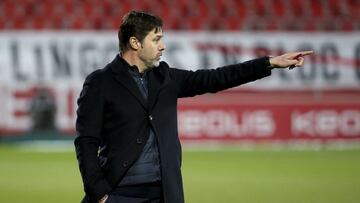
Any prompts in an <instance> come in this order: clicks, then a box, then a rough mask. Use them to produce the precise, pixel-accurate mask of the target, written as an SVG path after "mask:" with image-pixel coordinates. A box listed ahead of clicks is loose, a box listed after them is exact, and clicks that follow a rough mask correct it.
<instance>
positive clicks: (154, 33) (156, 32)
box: [146, 28, 163, 38]
mask: <svg viewBox="0 0 360 203" xmlns="http://www.w3.org/2000/svg"><path fill="white" fill-rule="evenodd" d="M158 36H159V37H162V36H163V30H162V28H154V29H152V30H151V31H150V32H149V33H148V34H147V35H146V37H149V38H155V37H158Z"/></svg>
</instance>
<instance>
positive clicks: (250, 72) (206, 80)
mask: <svg viewBox="0 0 360 203" xmlns="http://www.w3.org/2000/svg"><path fill="white" fill-rule="evenodd" d="M128 66H129V65H128V64H127V63H126V61H125V60H124V59H122V58H121V57H120V56H119V55H117V56H116V58H115V59H114V60H113V61H112V62H111V63H109V64H108V65H107V66H106V67H104V68H103V69H99V70H96V71H94V72H93V73H91V74H90V75H89V76H88V77H87V78H86V80H85V83H84V85H83V89H82V91H81V93H80V97H79V99H78V109H77V120H76V133H77V137H76V139H75V142H74V143H75V149H76V154H77V159H78V163H79V168H80V172H81V175H82V179H83V183H84V190H85V198H84V200H83V201H84V202H97V201H98V200H99V199H100V198H101V197H103V196H104V195H105V194H109V193H111V190H112V189H113V188H114V187H116V185H117V184H118V182H119V181H120V180H121V178H122V177H123V176H124V175H125V173H126V171H127V170H128V169H129V167H130V166H131V165H132V164H133V163H134V162H135V161H136V159H137V158H138V157H139V155H140V154H141V151H142V148H143V147H144V145H145V143H146V141H147V139H148V137H149V129H150V128H153V129H154V132H155V135H156V138H157V141H158V147H159V152H160V161H161V173H162V184H163V193H164V200H165V202H166V203H181V202H184V195H183V186H182V177H181V170H180V168H181V145H180V142H179V138H178V132H177V109H176V107H177V99H178V98H181V97H192V96H195V95H199V94H204V93H215V92H217V91H220V90H224V89H227V88H230V87H235V86H238V85H241V84H244V83H247V82H250V81H254V80H257V79H260V78H263V77H265V76H269V75H270V74H271V69H270V68H269V58H268V57H263V58H258V59H254V60H250V61H247V62H244V63H239V64H234V65H229V66H224V67H220V68H217V69H211V70H198V71H187V70H180V69H175V68H170V67H169V66H168V64H167V63H165V62H160V65H159V66H158V67H156V68H154V69H152V70H150V71H149V72H148V74H149V75H148V84H149V96H148V102H146V101H145V100H144V98H143V96H142V95H141V93H140V90H139V89H138V86H137V84H136V83H135V81H134V80H133V79H132V78H131V76H130V74H129V73H128Z"/></svg>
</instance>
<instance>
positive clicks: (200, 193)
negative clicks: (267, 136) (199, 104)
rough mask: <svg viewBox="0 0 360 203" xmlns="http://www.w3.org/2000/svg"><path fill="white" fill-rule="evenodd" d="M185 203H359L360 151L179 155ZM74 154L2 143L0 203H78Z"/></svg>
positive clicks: (209, 152)
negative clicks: (27, 148) (25, 148)
mask: <svg viewBox="0 0 360 203" xmlns="http://www.w3.org/2000/svg"><path fill="white" fill-rule="evenodd" d="M182 170H183V179H184V188H185V189H184V190H185V199H186V202H188V203H203V202H204V203H212V202H214V203H219V202H226V203H227V202H231V203H232V202H239V203H241V202H244V203H358V202H360V150H345V151H330V150H324V151H292V150H281V151H272V150H255V151H241V150H230V149H227V150H217V151H185V152H184V153H183V166H182ZM82 195H83V192H82V185H81V179H80V174H79V170H78V167H77V162H76V159H75V154H74V152H72V151H65V152H64V151H63V152H49V151H46V152H39V151H34V150H24V149H23V148H17V147H11V146H6V145H0V202H12V203H32V202H34V203H35V202H36V203H37V202H47V203H48V202H49V203H57V202H58V203H63V202H68V203H71V202H79V201H80V199H81V197H82Z"/></svg>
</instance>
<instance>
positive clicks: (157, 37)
mask: <svg viewBox="0 0 360 203" xmlns="http://www.w3.org/2000/svg"><path fill="white" fill-rule="evenodd" d="M163 36H164V35H162V34H159V35H156V36H155V37H154V39H161V38H163Z"/></svg>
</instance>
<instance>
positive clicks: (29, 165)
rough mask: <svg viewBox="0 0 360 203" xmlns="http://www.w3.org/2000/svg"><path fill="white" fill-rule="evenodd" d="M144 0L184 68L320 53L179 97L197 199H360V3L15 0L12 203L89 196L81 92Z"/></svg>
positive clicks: (0, 67) (4, 147)
mask: <svg viewBox="0 0 360 203" xmlns="http://www.w3.org/2000/svg"><path fill="white" fill-rule="evenodd" d="M133 9H135V10H143V11H148V12H151V13H154V14H157V15H159V16H161V17H162V18H163V19H164V29H165V39H164V40H165V43H166V46H167V50H166V51H165V55H164V57H163V60H165V61H167V62H168V63H169V64H170V65H171V66H173V67H177V68H184V69H192V70H196V69H199V68H216V67H218V66H221V65H225V64H228V63H234V62H239V61H245V60H248V59H251V58H255V57H260V56H264V55H278V54H281V53H284V52H287V51H295V50H314V52H315V54H314V55H313V56H311V57H309V58H308V60H307V61H306V64H305V66H304V68H301V69H300V68H298V69H294V70H291V71H288V70H276V71H273V75H272V76H271V77H269V78H267V79H264V80H261V81H257V82H255V83H252V84H248V85H244V86H241V87H237V88H233V89H231V90H227V91H225V92H222V93H218V94H216V95H203V96H199V97H195V98H189V99H182V100H180V101H179V111H178V116H179V132H180V137H181V140H182V143H183V146H184V159H183V172H184V174H183V176H184V185H185V196H186V201H187V202H190V203H192V202H195V203H197V202H248V203H269V202H270V203H272V202H274V203H282V202H284V203H285V202H286V203H288V202H299V203H300V202H304V203H305V202H306V203H308V202H314V203H322V202H326V203H331V202H334V203H339V202H341V203H342V202H346V203H352V202H354V203H355V202H360V194H359V192H358V191H360V176H359V171H360V150H359V148H360V142H359V141H360V1H359V0H249V1H246V0H198V1H190V0H159V1H155V0H137V1H136V0H103V1H100V0H83V1H74V0H63V1H56V0H42V1H40V0H1V1H0V202H18V203H24V202H30V203H31V202H79V201H80V199H81V196H82V185H81V179H80V175H79V172H78V168H77V162H76V159H75V154H74V152H73V146H72V140H73V139H74V134H75V133H74V122H75V119H76V114H75V111H76V99H77V97H78V94H79V91H80V90H81V86H82V83H83V80H84V78H85V76H86V75H87V74H88V73H90V72H91V71H93V70H95V69H97V68H101V67H102V66H103V65H105V64H106V63H107V62H109V61H110V60H112V58H113V57H114V56H115V54H116V53H117V51H118V48H117V44H118V43H117V29H118V26H119V24H120V22H121V18H122V16H123V15H124V14H125V13H127V12H128V11H130V10H133Z"/></svg>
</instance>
